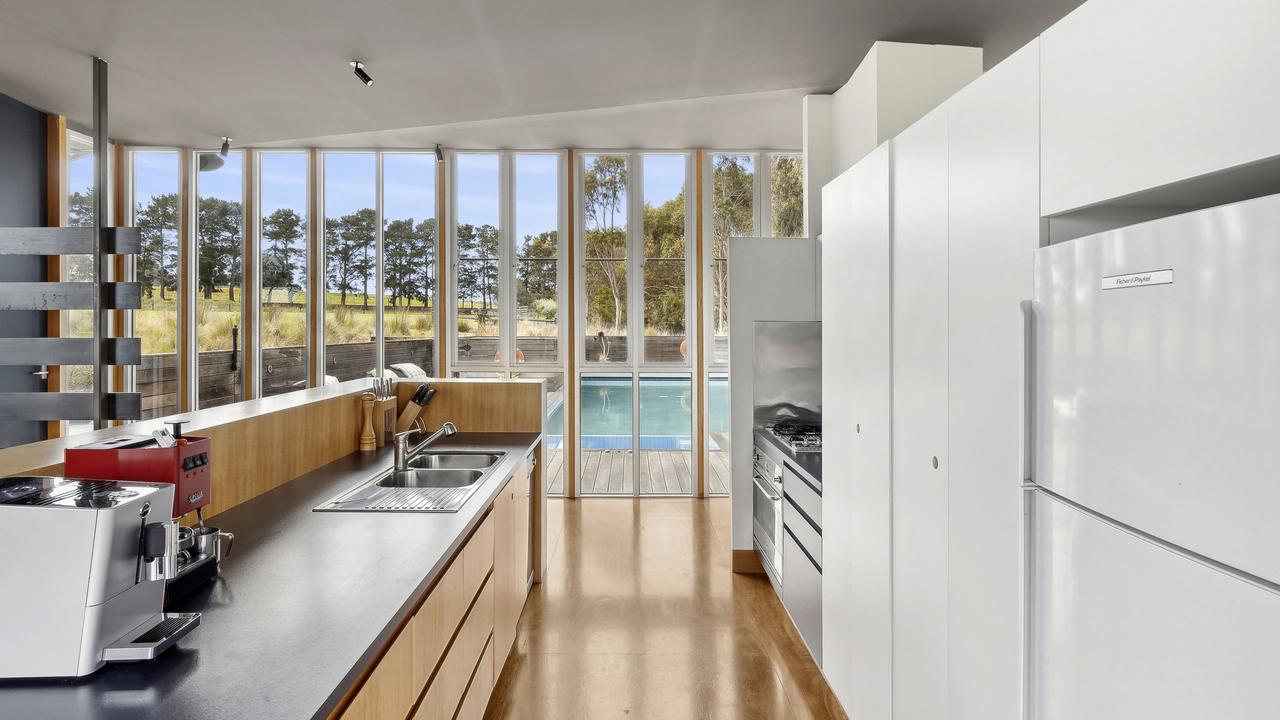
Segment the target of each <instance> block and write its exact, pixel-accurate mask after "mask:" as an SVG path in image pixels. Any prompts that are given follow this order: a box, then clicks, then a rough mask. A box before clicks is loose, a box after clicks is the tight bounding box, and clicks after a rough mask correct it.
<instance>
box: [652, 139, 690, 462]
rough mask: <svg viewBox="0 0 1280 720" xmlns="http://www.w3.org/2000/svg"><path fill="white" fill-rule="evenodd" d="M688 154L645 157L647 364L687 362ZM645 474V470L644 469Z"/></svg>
mask: <svg viewBox="0 0 1280 720" xmlns="http://www.w3.org/2000/svg"><path fill="white" fill-rule="evenodd" d="M686 168H687V163H686V162H685V156H684V155H645V156H644V173H643V176H644V218H643V227H644V257H645V260H644V271H643V272H644V361H645V362H646V363H687V362H688V361H689V342H688V337H687V334H686V329H685V326H686V321H687V317H688V311H687V307H688V302H687V300H688V283H687V282H686V278H685V268H686V265H685V255H686V237H685V207H686V203H685V188H686V187H687V186H688V183H687V180H688V178H687V177H686ZM642 470H643V468H642Z"/></svg>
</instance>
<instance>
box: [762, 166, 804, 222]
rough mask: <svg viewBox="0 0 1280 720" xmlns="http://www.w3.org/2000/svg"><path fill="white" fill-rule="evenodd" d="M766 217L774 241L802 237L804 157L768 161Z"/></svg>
mask: <svg viewBox="0 0 1280 720" xmlns="http://www.w3.org/2000/svg"><path fill="white" fill-rule="evenodd" d="M769 216H770V217H771V218H772V225H773V228H772V230H773V233H772V234H773V236H774V237H803V236H804V156H803V155H792V154H786V155H784V154H777V155H771V156H770V157H769Z"/></svg>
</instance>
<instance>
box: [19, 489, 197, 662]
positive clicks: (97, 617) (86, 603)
mask: <svg viewBox="0 0 1280 720" xmlns="http://www.w3.org/2000/svg"><path fill="white" fill-rule="evenodd" d="M172 507H173V485H167V484H157V483H137V482H114V481H105V480H83V479H72V478H60V477H45V476H26V477H9V478H0V578H3V579H4V585H5V589H4V591H3V592H0V638H3V639H4V642H2V643H0V678H55V677H79V676H83V675H88V674H90V673H92V672H94V671H95V670H97V669H98V668H100V667H102V666H103V665H104V664H105V663H108V662H127V661H138V660H149V659H151V658H153V657H155V656H156V655H158V654H160V653H161V652H164V651H165V650H166V649H168V648H169V647H171V646H172V645H173V644H174V643H175V642H177V640H178V639H179V638H181V637H182V636H183V635H186V634H187V633H188V632H190V631H191V629H192V628H194V627H195V626H197V625H198V624H199V623H200V615H199V613H165V612H164V611H163V607H164V592H165V581H166V580H167V579H168V578H170V577H172V576H173V575H174V574H175V573H176V572H177V565H178V563H177V547H178V525H177V523H176V522H175V521H174V520H173V519H171V518H170V510H171V508H172Z"/></svg>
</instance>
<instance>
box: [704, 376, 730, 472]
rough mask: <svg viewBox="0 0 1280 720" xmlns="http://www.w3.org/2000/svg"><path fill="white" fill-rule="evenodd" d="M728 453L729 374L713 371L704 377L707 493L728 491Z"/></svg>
mask: <svg viewBox="0 0 1280 720" xmlns="http://www.w3.org/2000/svg"><path fill="white" fill-rule="evenodd" d="M729 453H730V446H729V375H728V374H727V373H712V374H710V375H708V376H707V482H706V489H707V494H708V495H728V494H729V487H730V485H731V482H730V477H729V468H730V466H731V465H730V454H729Z"/></svg>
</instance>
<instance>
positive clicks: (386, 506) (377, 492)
mask: <svg viewBox="0 0 1280 720" xmlns="http://www.w3.org/2000/svg"><path fill="white" fill-rule="evenodd" d="M382 477H383V476H382V475H379V476H378V477H376V478H374V479H373V480H371V481H369V482H366V483H362V484H360V485H359V486H357V487H356V488H354V489H352V490H344V491H343V492H342V493H341V494H339V495H338V496H336V497H334V498H331V499H329V500H327V501H325V502H323V503H321V504H320V505H318V506H316V507H315V508H314V509H315V510H316V511H320V512H325V511H335V512H361V511H364V512H457V511H458V510H459V509H460V508H461V507H462V505H463V503H465V502H466V501H467V499H468V498H470V497H471V495H472V494H473V493H475V491H476V490H478V489H479V487H480V485H481V484H483V483H482V481H481V480H478V481H476V483H475V484H473V485H470V486H467V487H454V488H451V487H436V488H402V487H381V486H379V485H378V484H377V482H378V480H380V479H382Z"/></svg>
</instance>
